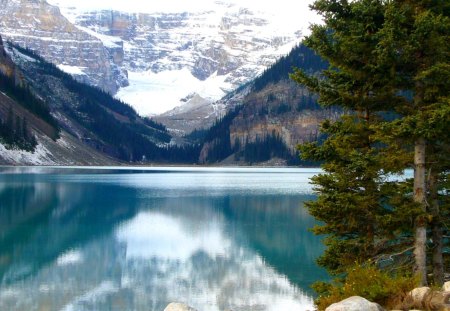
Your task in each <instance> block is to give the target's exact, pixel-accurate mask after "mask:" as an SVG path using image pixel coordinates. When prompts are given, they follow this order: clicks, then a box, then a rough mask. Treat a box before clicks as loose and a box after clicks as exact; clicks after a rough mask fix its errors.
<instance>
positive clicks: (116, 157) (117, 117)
mask: <svg viewBox="0 0 450 311" xmlns="http://www.w3.org/2000/svg"><path fill="white" fill-rule="evenodd" d="M0 55H1V57H0V78H1V79H0V89H1V90H2V93H1V94H0V95H1V96H0V121H1V123H0V124H1V125H2V126H1V127H0V129H1V128H3V125H4V127H6V130H5V131H3V132H2V131H0V134H2V133H3V134H4V135H3V136H2V135H0V136H2V137H0V143H1V146H0V163H4V164H111V163H118V161H126V162H129V161H133V162H137V161H142V160H149V161H163V160H166V161H168V160H171V155H172V156H173V157H177V156H179V155H181V154H182V152H181V151H182V150H179V149H177V148H176V147H173V148H175V150H173V152H172V150H171V149H170V147H169V143H170V140H171V137H170V135H169V134H168V133H167V131H166V129H165V128H164V127H163V126H162V125H160V124H157V123H155V122H153V121H151V120H149V119H145V118H142V117H140V116H139V115H137V113H136V112H135V111H134V109H133V108H131V107H130V106H128V105H125V104H124V103H122V102H120V101H119V100H116V99H114V98H112V97H111V96H110V95H108V94H107V93H105V92H103V91H101V90H99V89H97V88H94V87H92V86H89V85H86V84H83V83H80V82H78V81H76V80H74V79H73V78H72V77H71V76H70V75H68V74H66V73H64V72H62V71H60V70H59V69H58V68H57V67H56V66H54V65H52V64H50V63H48V62H46V61H45V60H44V59H43V58H42V57H40V56H38V55H36V54H35V53H33V52H32V51H30V50H26V49H23V48H21V47H19V46H17V45H11V44H5V47H4V46H3V45H1V46H0ZM15 120H17V121H15ZM24 124H27V126H25V125H24ZM22 128H23V129H22ZM25 128H27V129H26V130H25ZM24 133H26V134H27V135H24ZM25 136H26V137H32V136H34V137H35V138H36V140H37V141H36V142H34V141H32V140H30V142H29V143H24V142H23V141H25V140H24V139H23V137H25ZM24 149H25V151H24ZM26 150H27V151H26ZM177 160H180V159H177Z"/></svg>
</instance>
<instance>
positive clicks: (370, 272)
mask: <svg viewBox="0 0 450 311" xmlns="http://www.w3.org/2000/svg"><path fill="white" fill-rule="evenodd" d="M417 284H418V280H417V279H416V278H414V277H412V276H404V275H393V274H390V273H389V272H386V271H382V270H380V269H378V268H377V267H376V266H374V265H371V264H368V265H359V264H357V265H355V266H354V267H353V268H351V269H349V270H348V271H347V273H346V275H345V276H344V277H342V278H340V279H336V280H334V282H333V283H325V282H317V283H315V284H314V285H313V286H312V287H313V289H314V290H315V291H316V292H317V293H318V294H319V297H318V298H317V299H316V300H315V303H316V306H317V308H318V310H325V308H327V307H328V306H329V305H331V304H333V303H336V302H339V301H341V300H343V299H346V298H348V297H351V296H361V297H364V298H366V299H368V300H370V301H373V302H376V303H378V304H380V305H382V306H384V307H387V308H393V307H394V306H396V305H398V304H399V303H400V302H401V301H402V300H403V299H404V298H405V297H406V295H407V293H408V292H409V291H411V290H412V289H413V288H415V287H416V285H417Z"/></svg>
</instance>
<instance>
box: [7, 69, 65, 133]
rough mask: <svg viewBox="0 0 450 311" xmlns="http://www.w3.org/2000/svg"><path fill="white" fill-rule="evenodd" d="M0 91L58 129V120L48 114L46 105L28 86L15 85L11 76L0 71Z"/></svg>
mask: <svg viewBox="0 0 450 311" xmlns="http://www.w3.org/2000/svg"><path fill="white" fill-rule="evenodd" d="M0 91H1V92H3V93H5V94H6V95H8V96H9V97H10V98H12V99H13V100H15V101H16V102H17V103H18V104H20V105H21V106H22V107H24V108H25V109H27V110H28V111H30V112H32V113H33V114H35V115H36V116H38V117H39V118H41V119H42V120H44V121H46V122H47V123H48V124H50V125H51V126H53V127H54V128H55V129H58V122H57V121H56V120H55V118H53V116H52V115H51V114H50V109H49V107H48V105H47V104H46V103H45V102H43V101H42V100H40V99H38V98H37V97H36V96H35V95H34V94H33V93H31V91H30V89H29V87H28V86H26V85H25V86H20V85H17V83H15V81H14V79H13V78H12V77H8V76H6V75H5V74H3V73H2V72H0Z"/></svg>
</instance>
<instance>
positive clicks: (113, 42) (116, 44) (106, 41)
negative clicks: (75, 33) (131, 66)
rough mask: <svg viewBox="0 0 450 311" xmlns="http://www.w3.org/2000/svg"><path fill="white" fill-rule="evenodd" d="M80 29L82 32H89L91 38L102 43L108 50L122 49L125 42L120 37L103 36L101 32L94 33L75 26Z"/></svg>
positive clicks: (85, 28)
mask: <svg viewBox="0 0 450 311" xmlns="http://www.w3.org/2000/svg"><path fill="white" fill-rule="evenodd" d="M75 26H76V27H77V28H78V29H80V30H81V31H84V32H87V33H88V34H90V35H91V36H93V37H95V38H97V39H99V40H100V41H102V43H103V45H104V46H105V47H107V48H112V49H114V48H121V47H122V44H123V41H122V39H120V38H118V37H113V36H107V35H104V34H101V33H99V32H96V31H93V30H91V29H89V28H87V27H82V26H79V25H75Z"/></svg>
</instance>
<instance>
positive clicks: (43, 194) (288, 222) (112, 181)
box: [0, 167, 328, 311]
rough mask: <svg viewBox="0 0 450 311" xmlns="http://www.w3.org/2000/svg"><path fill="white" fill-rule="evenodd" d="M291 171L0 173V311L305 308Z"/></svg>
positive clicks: (314, 248) (309, 269) (308, 245)
mask: <svg viewBox="0 0 450 311" xmlns="http://www.w3.org/2000/svg"><path fill="white" fill-rule="evenodd" d="M319 172H320V171H319V169H298V168H196V167H187V168H180V167H158V168H156V167H155V168H140V167H137V168H136V167H135V168H117V167H111V168H101V167H90V168H80V167H72V168H71V167H66V168H58V167H1V168H0V310H9V311H13V310H29V311H32V310H58V311H59V310H61V311H85V310H86V311H87V310H120V311H123V310H136V311H141V310H142V311H144V310H145V311H153V310H154V311H163V310H164V308H165V307H166V306H167V304H168V303H170V302H183V303H185V304H188V305H190V306H192V307H194V308H196V309H197V310H198V311H218V310H220V311H222V310H223V311H225V310H233V311H244V310H245V311H247V310H255V311H256V310H258V311H265V310H267V311H276V310H298V311H301V310H313V309H314V307H313V295H314V293H313V291H312V290H311V288H310V285H311V284H312V283H313V282H315V281H317V280H327V279H328V276H327V274H326V272H325V271H324V270H322V269H320V268H319V267H318V266H317V265H316V263H315V260H316V258H317V257H318V256H320V254H321V253H322V252H323V250H324V247H323V245H322V244H321V238H320V237H317V236H314V235H313V234H312V233H311V232H310V231H309V229H310V228H311V227H313V226H314V224H315V220H314V219H313V218H312V217H311V216H310V215H309V214H308V212H307V210H306V209H305V208H304V202H305V201H308V200H313V199H314V194H313V192H312V186H311V185H310V184H309V178H310V177H312V176H313V175H314V174H317V173H319Z"/></svg>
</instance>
